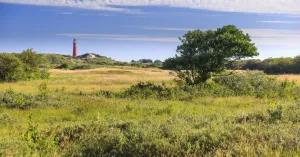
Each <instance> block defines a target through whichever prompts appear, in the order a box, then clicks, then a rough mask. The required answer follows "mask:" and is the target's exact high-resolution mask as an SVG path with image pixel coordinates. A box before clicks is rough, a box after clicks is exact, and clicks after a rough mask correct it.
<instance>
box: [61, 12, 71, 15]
mask: <svg viewBox="0 0 300 157" xmlns="http://www.w3.org/2000/svg"><path fill="white" fill-rule="evenodd" d="M59 14H63V15H71V14H73V13H72V12H61V13H59Z"/></svg>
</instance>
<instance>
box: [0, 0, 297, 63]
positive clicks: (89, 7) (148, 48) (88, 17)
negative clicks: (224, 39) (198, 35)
mask: <svg viewBox="0 0 300 157" xmlns="http://www.w3.org/2000/svg"><path fill="white" fill-rule="evenodd" d="M229 24H233V25H236V26H237V27H238V28H240V29H242V30H243V32H244V33H248V34H249V35H250V36H251V39H252V42H253V43H255V45H256V46H257V47H258V51H259V53H260V55H259V56H258V57H256V58H259V59H266V58H270V57H273V58H274V57H294V56H297V55H300V0H0V52H21V51H22V50H25V49H27V48H33V49H34V50H35V51H37V52H39V53H59V54H66V55H71V54H72V46H73V45H72V44H73V39H74V38H76V39H77V47H78V53H79V54H84V53H97V54H100V55H103V56H107V57H110V58H112V59H115V60H119V61H131V60H139V59H142V58H149V59H153V60H155V59H159V60H164V59H167V58H169V57H173V56H175V54H176V48H177V46H178V45H180V41H179V40H178V37H180V36H183V35H184V34H185V33H187V31H189V30H195V29H201V30H203V31H205V30H208V29H217V28H220V27H223V26H224V25H229Z"/></svg>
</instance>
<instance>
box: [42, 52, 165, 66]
mask: <svg viewBox="0 0 300 157" xmlns="http://www.w3.org/2000/svg"><path fill="white" fill-rule="evenodd" d="M42 56H43V58H44V63H45V64H44V67H47V68H56V69H72V70H76V69H93V68H99V67H105V66H133V67H143V68H150V67H161V66H162V64H161V63H139V62H134V63H131V62H120V61H115V60H113V59H111V58H108V57H105V56H101V55H98V54H95V53H86V54H83V55H80V56H77V57H76V58H74V57H72V56H68V55H60V54H42Z"/></svg>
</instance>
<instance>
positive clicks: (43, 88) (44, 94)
mask: <svg viewBox="0 0 300 157" xmlns="http://www.w3.org/2000/svg"><path fill="white" fill-rule="evenodd" d="M38 89H39V94H38V96H39V97H40V98H41V99H48V97H49V95H50V91H49V89H48V83H47V82H44V83H42V84H40V85H39V86H38Z"/></svg>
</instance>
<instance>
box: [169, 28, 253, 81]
mask: <svg viewBox="0 0 300 157" xmlns="http://www.w3.org/2000/svg"><path fill="white" fill-rule="evenodd" d="M179 39H180V41H181V42H182V45H180V46H178V47H177V53H178V54H179V56H177V55H176V57H175V58H173V59H168V60H167V63H166V66H169V65H170V64H173V65H171V67H173V68H172V69H174V70H176V71H177V74H178V77H179V78H180V79H182V80H184V81H185V82H186V83H187V84H189V85H196V84H200V83H204V82H206V81H207V80H208V79H210V78H211V77H212V76H213V74H214V73H220V72H222V71H224V70H225V69H226V66H227V65H229V64H232V63H233V62H235V61H238V60H241V59H243V58H247V57H253V56H257V55H258V52H257V48H256V47H255V46H254V44H253V43H251V39H250V36H249V35H248V34H246V35H245V34H243V32H242V31H241V30H239V29H237V28H236V27H235V26H233V25H228V26H224V27H222V28H219V29H217V30H215V31H214V30H208V31H205V32H203V31H201V30H195V31H189V32H188V33H187V34H185V35H184V36H183V37H182V38H179Z"/></svg>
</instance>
